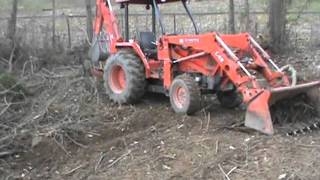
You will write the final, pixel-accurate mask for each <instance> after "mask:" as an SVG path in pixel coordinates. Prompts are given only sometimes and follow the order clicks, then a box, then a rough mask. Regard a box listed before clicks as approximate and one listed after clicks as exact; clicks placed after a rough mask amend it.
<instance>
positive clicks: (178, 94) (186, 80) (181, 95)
mask: <svg viewBox="0 0 320 180" xmlns="http://www.w3.org/2000/svg"><path fill="white" fill-rule="evenodd" d="M169 95H170V102H171V106H172V108H173V110H174V111H175V112H176V113H179V114H187V115H192V114H194V113H196V112H197V111H199V110H200V108H201V91H200V87H199V85H198V83H197V82H196V81H195V80H194V78H192V77H191V76H189V75H188V74H183V75H179V76H177V77H176V78H175V79H174V81H173V82H172V85H171V87H170V92H169Z"/></svg>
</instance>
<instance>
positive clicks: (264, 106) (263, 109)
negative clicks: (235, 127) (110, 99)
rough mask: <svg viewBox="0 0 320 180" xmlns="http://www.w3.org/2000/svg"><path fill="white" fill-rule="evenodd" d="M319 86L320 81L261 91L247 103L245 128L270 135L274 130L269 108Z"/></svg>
mask: <svg viewBox="0 0 320 180" xmlns="http://www.w3.org/2000/svg"><path fill="white" fill-rule="evenodd" d="M319 86H320V81H314V82H310V83H305V84H301V85H296V86H290V87H280V88H273V89H270V90H265V91H263V92H262V93H260V94H259V95H258V96H256V97H255V98H254V99H253V100H252V101H251V102H249V103H248V107H247V112H246V118H245V126H246V127H249V128H253V129H255V130H258V131H260V132H262V133H265V134H268V135H272V134H273V133H274V130H273V124H272V119H271V114H270V110H269V107H270V106H271V105H273V104H274V103H275V102H277V101H279V100H281V99H284V98H289V97H293V96H296V95H298V94H301V93H304V92H308V91H309V90H311V89H313V88H316V87H319Z"/></svg>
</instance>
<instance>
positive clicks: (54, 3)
mask: <svg viewBox="0 0 320 180" xmlns="http://www.w3.org/2000/svg"><path fill="white" fill-rule="evenodd" d="M55 46H56V0H52V47H55Z"/></svg>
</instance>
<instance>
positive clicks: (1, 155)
mask: <svg viewBox="0 0 320 180" xmlns="http://www.w3.org/2000/svg"><path fill="white" fill-rule="evenodd" d="M12 154H14V152H12V151H5V152H0V158H2V157H5V156H9V155H12Z"/></svg>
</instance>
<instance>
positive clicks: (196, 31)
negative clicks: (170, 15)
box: [181, 0, 199, 34]
mask: <svg viewBox="0 0 320 180" xmlns="http://www.w3.org/2000/svg"><path fill="white" fill-rule="evenodd" d="M181 2H182V4H183V7H184V8H185V10H186V12H187V14H188V16H189V18H190V19H191V21H192V24H193V27H194V31H195V33H196V34H199V28H198V26H197V24H196V22H195V21H194V18H193V16H192V14H191V11H190V9H189V7H188V5H187V1H186V0H181Z"/></svg>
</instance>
